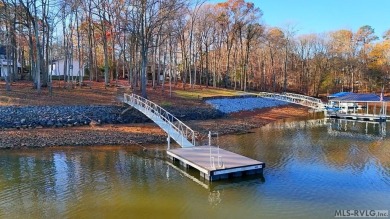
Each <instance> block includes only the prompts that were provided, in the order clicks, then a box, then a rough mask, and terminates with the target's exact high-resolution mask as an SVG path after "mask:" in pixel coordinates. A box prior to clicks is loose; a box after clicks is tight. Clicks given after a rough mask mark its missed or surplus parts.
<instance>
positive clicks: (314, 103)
mask: <svg viewBox="0 0 390 219" xmlns="http://www.w3.org/2000/svg"><path fill="white" fill-rule="evenodd" d="M243 93H244V94H247V95H256V96H258V97H263V98H269V99H274V100H280V101H284V102H289V103H294V104H298V105H301V106H306V107H309V108H311V109H314V110H316V111H323V110H325V104H324V103H323V102H322V100H320V99H318V98H314V97H309V96H305V95H302V94H295V93H270V92H260V93H249V92H243Z"/></svg>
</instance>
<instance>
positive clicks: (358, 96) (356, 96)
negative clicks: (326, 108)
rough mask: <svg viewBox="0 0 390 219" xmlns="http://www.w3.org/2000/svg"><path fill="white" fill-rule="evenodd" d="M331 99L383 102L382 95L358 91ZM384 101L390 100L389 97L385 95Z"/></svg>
mask: <svg viewBox="0 0 390 219" xmlns="http://www.w3.org/2000/svg"><path fill="white" fill-rule="evenodd" d="M331 101H340V102H381V97H380V95H377V94H357V93H347V94H343V95H341V96H340V97H334V98H332V99H331ZM383 101H386V102H388V101H390V98H389V97H383Z"/></svg>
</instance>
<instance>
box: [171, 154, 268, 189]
mask: <svg viewBox="0 0 390 219" xmlns="http://www.w3.org/2000/svg"><path fill="white" fill-rule="evenodd" d="M167 154H168V156H169V158H171V159H172V161H173V162H175V161H179V162H180V165H182V166H184V167H186V168H190V167H191V168H194V169H197V170H199V172H200V176H201V177H203V178H204V179H206V180H209V181H216V180H222V179H227V178H230V177H241V176H245V175H254V174H262V173H263V169H264V167H265V164H264V163H263V162H259V161H257V160H253V159H250V158H247V157H244V156H242V155H239V154H235V153H233V152H230V151H227V150H224V149H220V148H217V147H214V146H197V147H191V148H176V149H170V150H168V151H167Z"/></svg>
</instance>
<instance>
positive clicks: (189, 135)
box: [124, 93, 196, 147]
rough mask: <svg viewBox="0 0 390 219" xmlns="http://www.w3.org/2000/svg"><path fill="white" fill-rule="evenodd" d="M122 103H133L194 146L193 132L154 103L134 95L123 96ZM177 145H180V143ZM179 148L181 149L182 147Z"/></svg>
mask: <svg viewBox="0 0 390 219" xmlns="http://www.w3.org/2000/svg"><path fill="white" fill-rule="evenodd" d="M124 102H125V103H133V104H136V105H138V106H140V107H142V108H143V109H145V110H146V111H147V112H150V113H152V114H153V115H154V116H156V117H158V118H160V119H161V120H163V121H164V122H165V123H167V124H169V127H170V128H171V129H173V130H175V131H176V132H178V133H179V134H180V135H181V137H184V138H186V139H187V140H188V141H189V142H190V143H191V144H192V146H195V145H196V139H195V131H194V130H192V129H191V128H190V127H188V126H187V125H186V124H184V123H183V122H182V121H180V120H179V119H178V118H176V117H175V116H174V115H172V114H171V113H170V112H168V111H167V110H165V109H164V108H162V107H160V106H159V105H157V104H156V103H154V102H152V101H150V100H148V99H145V98H143V97H141V96H138V95H136V94H134V93H131V94H124ZM129 105H131V104H129ZM164 131H166V132H167V133H168V130H164ZM178 143H179V145H180V142H178ZM180 146H182V147H183V145H180Z"/></svg>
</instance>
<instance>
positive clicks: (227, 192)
mask: <svg viewBox="0 0 390 219" xmlns="http://www.w3.org/2000/svg"><path fill="white" fill-rule="evenodd" d="M386 129H387V130H389V131H390V126H389V125H388V126H387V127H385V126H379V125H378V124H375V125H373V124H364V123H355V124H353V123H351V122H350V123H348V124H346V123H345V122H344V123H333V124H329V123H325V122H323V121H322V120H306V121H293V120H287V121H281V122H276V123H273V124H270V125H267V126H265V127H263V128H260V129H256V130H254V132H253V133H250V134H245V135H232V136H223V137H219V139H218V144H219V145H221V147H222V148H224V149H228V150H230V151H233V152H236V153H239V154H242V155H245V156H248V157H251V158H253V159H257V160H260V161H263V162H265V163H266V169H265V170H264V175H263V177H259V176H257V177H255V178H245V179H243V180H232V181H225V182H217V183H212V184H209V183H207V182H203V181H201V180H200V179H199V177H196V176H197V175H196V174H195V173H194V171H191V172H185V171H184V172H183V171H182V170H180V169H179V168H178V167H176V166H173V165H171V163H170V162H169V161H168V159H167V157H166V155H165V149H166V145H157V146H156V145H154V146H150V148H149V150H147V151H143V150H142V148H141V147H118V146H111V147H110V146H107V147H102V146H99V147H58V148H44V149H26V150H3V151H0V218H42V217H43V218H314V217H315V218H333V217H334V214H335V210H339V209H359V210H364V209H375V210H389V209H390V138H389V137H386V136H385V133H386ZM214 141H217V139H214ZM194 176H195V177H194Z"/></svg>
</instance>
